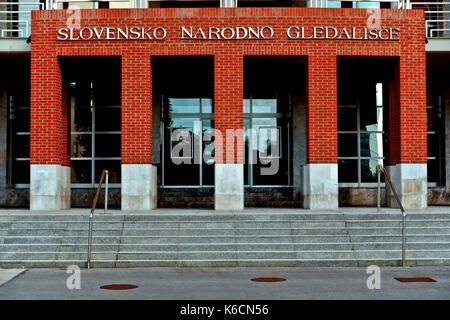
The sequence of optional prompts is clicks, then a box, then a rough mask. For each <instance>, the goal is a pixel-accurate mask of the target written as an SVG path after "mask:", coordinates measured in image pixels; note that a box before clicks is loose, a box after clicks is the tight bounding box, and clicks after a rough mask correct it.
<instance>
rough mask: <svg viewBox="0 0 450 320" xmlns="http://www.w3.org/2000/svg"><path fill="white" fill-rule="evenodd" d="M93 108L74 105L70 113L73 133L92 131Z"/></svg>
mask: <svg viewBox="0 0 450 320" xmlns="http://www.w3.org/2000/svg"><path fill="white" fill-rule="evenodd" d="M91 110H92V109H91V107H86V106H85V107H79V106H76V105H72V107H71V112H70V130H71V131H72V132H89V131H92V111H91Z"/></svg>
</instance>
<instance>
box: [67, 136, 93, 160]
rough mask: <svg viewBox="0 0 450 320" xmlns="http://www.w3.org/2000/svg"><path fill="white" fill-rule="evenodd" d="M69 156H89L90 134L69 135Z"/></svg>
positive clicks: (90, 147) (90, 148) (90, 152)
mask: <svg viewBox="0 0 450 320" xmlns="http://www.w3.org/2000/svg"><path fill="white" fill-rule="evenodd" d="M70 151H71V152H70V156H71V157H72V158H90V157H91V156H92V135H91V134H90V133H89V134H72V135H71V136H70Z"/></svg>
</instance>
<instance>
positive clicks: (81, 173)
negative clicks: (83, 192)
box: [71, 160, 92, 183]
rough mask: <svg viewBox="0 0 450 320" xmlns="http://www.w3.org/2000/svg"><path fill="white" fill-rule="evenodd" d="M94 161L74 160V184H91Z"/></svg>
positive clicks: (72, 177) (72, 174) (72, 179)
mask: <svg viewBox="0 0 450 320" xmlns="http://www.w3.org/2000/svg"><path fill="white" fill-rule="evenodd" d="M91 165H92V161H90V160H72V170H71V181H72V183H91V172H92V168H91Z"/></svg>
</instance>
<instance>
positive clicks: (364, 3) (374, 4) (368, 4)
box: [353, 1, 380, 8]
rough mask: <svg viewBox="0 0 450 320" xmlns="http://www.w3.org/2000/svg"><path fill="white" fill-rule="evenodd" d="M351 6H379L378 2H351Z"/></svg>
mask: <svg viewBox="0 0 450 320" xmlns="http://www.w3.org/2000/svg"><path fill="white" fill-rule="evenodd" d="M353 8H380V3H379V2H365V1H364V2H353Z"/></svg>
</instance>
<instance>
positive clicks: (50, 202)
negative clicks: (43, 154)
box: [30, 164, 71, 211]
mask: <svg viewBox="0 0 450 320" xmlns="http://www.w3.org/2000/svg"><path fill="white" fill-rule="evenodd" d="M70 170H71V168H70V167H64V166H61V165H47V164H45V165H44V164H32V165H31V166H30V210H37V211H38V210H61V209H69V208H70Z"/></svg>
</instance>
